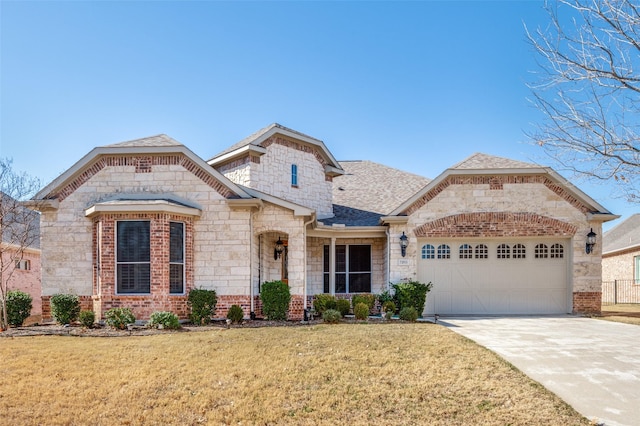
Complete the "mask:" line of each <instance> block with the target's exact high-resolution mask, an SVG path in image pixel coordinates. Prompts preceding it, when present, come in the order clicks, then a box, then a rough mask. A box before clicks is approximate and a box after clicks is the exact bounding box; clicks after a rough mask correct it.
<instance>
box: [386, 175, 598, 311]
mask: <svg viewBox="0 0 640 426" xmlns="http://www.w3.org/2000/svg"><path fill="white" fill-rule="evenodd" d="M586 210H587V208H586V207H585V206H582V205H581V204H580V203H579V202H578V201H577V200H576V199H575V198H574V197H573V196H571V195H570V194H569V193H567V192H566V191H564V190H563V189H561V188H559V187H558V186H557V185H554V184H553V183H551V182H550V181H549V179H548V178H546V177H545V176H537V177H536V176H534V177H532V176H521V177H518V176H496V177H495V179H493V180H492V178H491V177H488V176H479V177H458V176H452V177H449V178H447V179H446V180H445V181H443V182H441V183H440V185H438V187H437V188H434V189H433V190H432V191H429V193H427V194H426V195H425V196H424V197H422V199H420V200H418V201H417V202H416V203H414V204H413V205H412V206H410V207H409V208H408V209H407V212H408V213H409V214H410V215H409V217H408V222H407V224H406V225H401V224H394V225H392V226H391V227H390V232H391V240H392V241H396V240H397V239H398V238H399V236H400V235H401V234H402V232H406V234H407V235H408V236H409V246H408V248H407V256H406V257H405V258H404V259H402V258H401V257H400V248H399V247H395V246H396V245H397V244H391V265H392V266H391V281H392V282H395V281H398V280H402V279H414V278H416V271H417V264H416V261H417V259H418V252H417V251H418V250H419V244H418V241H417V238H416V237H417V236H428V235H431V234H433V233H435V234H438V232H440V231H442V235H441V236H445V235H449V236H450V237H455V236H460V237H468V236H473V235H477V236H478V237H482V238H492V237H498V236H509V237H526V236H544V235H556V236H562V237H564V238H567V237H570V238H571V247H570V248H569V250H567V253H568V254H569V255H570V256H571V258H570V264H571V276H572V279H571V282H572V286H573V290H572V292H573V293H574V298H573V299H574V303H577V305H576V306H575V308H574V310H576V309H577V310H578V311H580V310H583V311H585V312H586V311H591V310H592V309H595V305H594V303H595V302H594V301H595V299H597V297H596V296H595V295H597V294H600V293H601V269H600V260H601V253H600V249H601V247H602V242H601V241H598V243H597V244H596V246H595V248H594V251H593V252H592V253H591V254H586V253H585V242H586V241H585V240H586V235H587V233H588V232H589V231H590V229H591V228H593V230H594V232H596V234H598V239H599V240H600V236H601V234H602V231H601V224H600V223H599V222H589V221H588V220H587V218H586ZM478 215H480V216H483V217H484V216H486V217H484V219H482V218H480V219H479V218H478V217H476V216H478ZM492 221H493V222H494V224H493V225H491V224H490V223H491V222H492ZM452 227H453V228H452ZM445 231H446V232H445ZM457 233H459V234H460V235H457ZM401 259H402V260H401ZM576 293H581V294H578V295H577V296H576V295H575V294H576ZM582 293H584V297H582V296H583V295H582ZM598 309H599V307H598Z"/></svg>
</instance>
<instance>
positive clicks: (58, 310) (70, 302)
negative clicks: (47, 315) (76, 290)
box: [51, 294, 80, 325]
mask: <svg viewBox="0 0 640 426" xmlns="http://www.w3.org/2000/svg"><path fill="white" fill-rule="evenodd" d="M51 315H52V316H53V318H54V319H55V320H56V322H57V323H58V324H62V325H64V324H71V323H72V322H74V321H75V320H77V319H78V315H80V298H79V297H78V296H76V295H75V294H54V295H53V296H51Z"/></svg>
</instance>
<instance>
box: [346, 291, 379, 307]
mask: <svg viewBox="0 0 640 426" xmlns="http://www.w3.org/2000/svg"><path fill="white" fill-rule="evenodd" d="M358 303H364V304H365V305H367V307H368V308H369V310H371V309H373V306H374V305H375V304H376V295H375V294H354V295H353V296H352V297H351V305H352V306H353V307H354V309H355V307H356V305H357V304H358Z"/></svg>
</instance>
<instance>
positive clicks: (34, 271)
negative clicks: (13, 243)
mask: <svg viewBox="0 0 640 426" xmlns="http://www.w3.org/2000/svg"><path fill="white" fill-rule="evenodd" d="M2 256H3V264H4V265H7V269H6V270H5V271H4V272H3V274H2V278H3V279H4V280H5V284H6V287H5V288H6V289H7V291H13V290H20V291H22V292H25V293H27V294H29V295H30V296H31V299H32V301H31V318H30V319H33V320H34V321H37V320H38V319H39V317H40V315H41V314H42V288H41V283H40V274H41V269H42V268H41V260H40V258H41V256H40V250H35V249H27V250H25V251H24V252H23V254H22V265H23V267H24V265H28V269H18V268H16V267H15V260H16V256H17V252H15V251H14V252H11V249H10V248H9V249H6V250H3V253H2ZM18 257H19V256H18ZM30 319H28V320H27V322H28V321H29V320H30Z"/></svg>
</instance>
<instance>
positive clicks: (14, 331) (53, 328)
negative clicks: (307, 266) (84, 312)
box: [0, 317, 392, 338]
mask: <svg viewBox="0 0 640 426" xmlns="http://www.w3.org/2000/svg"><path fill="white" fill-rule="evenodd" d="M356 322H362V321H356V320H355V319H353V318H343V319H342V321H341V323H356ZM366 322H368V323H374V324H375V323H391V322H392V321H387V320H384V319H382V318H379V317H369V319H368V320H367V321H366ZM322 323H323V321H322V320H321V319H314V320H311V321H268V320H259V319H258V320H245V321H243V322H242V323H240V324H227V322H226V321H225V320H218V321H213V322H211V323H210V324H208V325H203V326H199V327H198V326H194V325H191V324H183V325H182V327H181V328H180V329H178V330H167V329H165V330H160V329H157V328H147V327H145V326H134V327H131V328H130V329H127V330H115V329H113V328H110V327H107V326H104V325H100V324H96V325H95V326H94V327H93V328H85V327H82V326H81V325H79V324H72V325H68V326H62V325H59V324H34V325H29V326H24V327H12V328H9V329H8V330H5V331H1V332H0V338H2V337H22V336H77V337H126V336H150V335H154V334H167V333H191V332H199V331H210V330H219V329H227V328H258V327H308V326H310V325H317V324H322Z"/></svg>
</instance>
